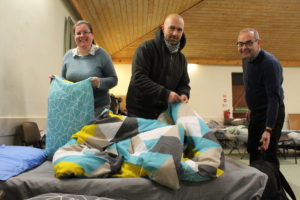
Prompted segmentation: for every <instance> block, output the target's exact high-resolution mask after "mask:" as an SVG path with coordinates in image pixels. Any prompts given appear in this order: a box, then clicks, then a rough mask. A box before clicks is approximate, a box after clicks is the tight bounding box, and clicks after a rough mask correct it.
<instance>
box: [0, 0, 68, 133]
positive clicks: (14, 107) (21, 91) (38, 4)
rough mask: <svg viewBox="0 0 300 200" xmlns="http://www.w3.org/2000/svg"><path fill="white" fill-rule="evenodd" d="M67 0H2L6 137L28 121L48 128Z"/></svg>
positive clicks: (0, 78)
mask: <svg viewBox="0 0 300 200" xmlns="http://www.w3.org/2000/svg"><path fill="white" fill-rule="evenodd" d="M69 15H70V14H69V13H68V11H67V9H66V8H65V6H64V4H63V3H62V1H61V0H1V1H0V24H1V26H0V33H1V48H0V94H1V98H0V127H1V128H0V136H1V135H8V134H11V133H12V132H13V129H14V127H15V125H16V124H18V123H20V122H22V121H24V120H35V121H38V122H39V127H40V128H41V129H43V128H45V125H46V124H45V122H46V120H45V119H46V116H47V96H48V88H49V78H48V75H49V74H60V68H61V60H62V56H63V44H64V19H65V17H67V16H69Z"/></svg>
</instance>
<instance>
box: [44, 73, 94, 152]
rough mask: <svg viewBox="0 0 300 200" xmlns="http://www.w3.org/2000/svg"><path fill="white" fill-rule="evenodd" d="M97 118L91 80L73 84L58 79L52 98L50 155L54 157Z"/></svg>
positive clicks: (53, 85) (49, 101)
mask: <svg viewBox="0 0 300 200" xmlns="http://www.w3.org/2000/svg"><path fill="white" fill-rule="evenodd" d="M93 118H94V95H93V88H92V84H91V82H90V78H89V79H85V80H83V81H80V82H76V83H71V82H68V81H64V80H63V79H61V78H59V77H57V76H56V77H55V79H53V81H52V82H51V86H50V91H49V96H48V130H47V137H46V154H47V156H48V157H50V158H51V157H52V156H53V154H54V152H55V151H56V150H57V149H58V148H59V147H61V146H63V145H64V144H65V143H67V142H68V141H69V140H70V137H71V135H72V134H74V133H76V132H77V131H79V130H80V129H81V127H82V126H84V125H86V124H87V123H88V122H89V121H90V120H92V119H93Z"/></svg>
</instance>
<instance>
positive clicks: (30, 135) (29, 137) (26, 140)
mask: <svg viewBox="0 0 300 200" xmlns="http://www.w3.org/2000/svg"><path fill="white" fill-rule="evenodd" d="M20 139H21V143H22V144H23V145H25V146H34V147H38V148H42V141H41V134H40V130H39V128H38V125H37V123H35V122H23V123H22V124H21V126H20Z"/></svg>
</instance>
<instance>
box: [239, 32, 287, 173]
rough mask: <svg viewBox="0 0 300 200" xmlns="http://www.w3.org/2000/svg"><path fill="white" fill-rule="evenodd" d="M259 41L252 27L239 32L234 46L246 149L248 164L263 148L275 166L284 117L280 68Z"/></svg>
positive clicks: (266, 156) (255, 158)
mask: <svg viewBox="0 0 300 200" xmlns="http://www.w3.org/2000/svg"><path fill="white" fill-rule="evenodd" d="M260 44H261V39H260V38H259V34H258V32H257V31H256V30H255V29H252V28H247V29H243V30H241V31H240V33H239V36H238V42H237V46H238V51H239V53H240V54H241V56H242V58H243V77H244V87H245V99H246V102H247V105H248V108H249V112H248V120H249V128H248V143H247V151H248V153H249V155H250V163H252V162H253V161H255V160H259V159H260V156H261V153H260V150H265V160H267V161H269V162H271V163H273V164H274V166H275V167H276V168H279V160H278V158H277V149H278V140H279V138H280V136H281V130H282V127H283V123H284V117H285V108H284V102H283V99H284V93H283V89H282V82H283V75H282V67H281V65H280V63H279V61H278V60H277V59H276V58H275V57H274V56H273V55H271V54H270V53H268V52H266V51H265V50H263V49H261V47H260Z"/></svg>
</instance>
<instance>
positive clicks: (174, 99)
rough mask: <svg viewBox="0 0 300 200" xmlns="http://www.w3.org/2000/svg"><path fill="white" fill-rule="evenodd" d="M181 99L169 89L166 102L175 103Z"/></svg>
mask: <svg viewBox="0 0 300 200" xmlns="http://www.w3.org/2000/svg"><path fill="white" fill-rule="evenodd" d="M180 101H181V97H180V96H179V95H178V94H177V93H176V92H173V91H171V92H170V94H169V97H168V103H177V102H180Z"/></svg>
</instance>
